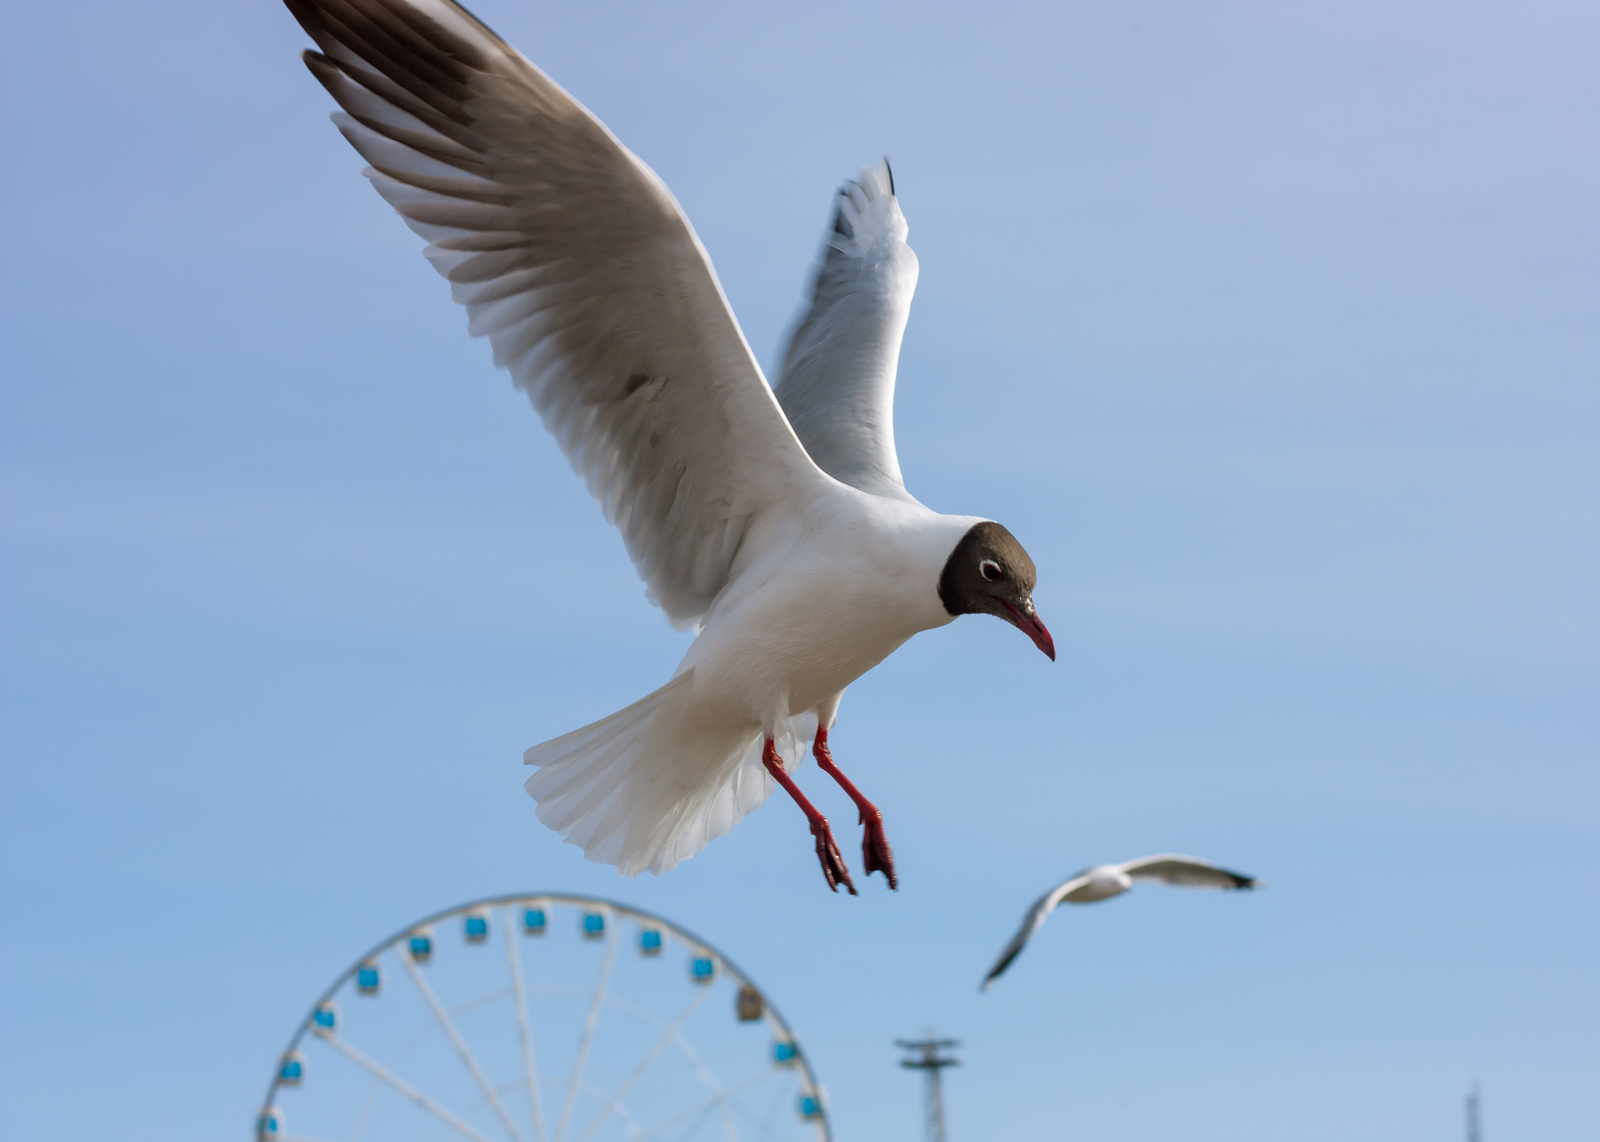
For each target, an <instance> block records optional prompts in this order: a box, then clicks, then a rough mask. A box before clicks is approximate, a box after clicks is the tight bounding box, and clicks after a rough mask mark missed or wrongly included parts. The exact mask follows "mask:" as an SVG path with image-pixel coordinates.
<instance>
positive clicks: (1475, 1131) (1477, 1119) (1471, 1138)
mask: <svg viewBox="0 0 1600 1142" xmlns="http://www.w3.org/2000/svg"><path fill="white" fill-rule="evenodd" d="M1467 1142H1483V1119H1482V1118H1481V1116H1480V1114H1479V1109H1478V1084H1477V1083H1473V1084H1472V1092H1471V1093H1470V1094H1468V1095H1467Z"/></svg>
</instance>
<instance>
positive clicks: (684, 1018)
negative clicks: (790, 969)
mask: <svg viewBox="0 0 1600 1142" xmlns="http://www.w3.org/2000/svg"><path fill="white" fill-rule="evenodd" d="M710 994H711V989H710V988H709V987H701V988H696V989H695V994H694V997H693V998H692V999H690V1000H689V1002H688V1003H686V1004H685V1005H684V1008H683V1010H682V1011H680V1012H678V1017H677V1018H676V1019H674V1020H673V1021H672V1023H671V1024H670V1025H669V1026H668V1027H667V1029H666V1030H665V1031H663V1032H661V1037H660V1038H659V1039H657V1040H656V1041H655V1043H654V1044H653V1045H652V1046H651V1047H650V1050H649V1051H647V1052H645V1056H644V1058H643V1059H641V1060H640V1062H639V1065H638V1066H637V1067H634V1068H633V1073H632V1074H631V1075H629V1076H628V1077H627V1078H626V1079H624V1080H622V1085H621V1086H619V1087H618V1088H617V1089H616V1093H614V1094H613V1095H612V1096H611V1097H610V1098H609V1099H607V1100H606V1104H605V1105H604V1106H603V1107H601V1108H600V1113H599V1114H596V1115H595V1116H594V1118H593V1119H592V1120H591V1121H590V1122H589V1125H588V1126H586V1127H584V1129H583V1133H582V1134H580V1135H578V1138H577V1142H589V1139H590V1138H592V1137H593V1136H594V1132H595V1131H596V1130H599V1129H600V1127H601V1125H602V1124H603V1123H604V1122H605V1120H606V1118H607V1117H608V1116H609V1115H610V1114H611V1112H612V1111H613V1110H615V1109H616V1108H617V1104H618V1103H620V1102H621V1101H622V1100H623V1098H624V1097H625V1096H626V1095H627V1093H628V1092H629V1091H630V1090H632V1089H633V1084H634V1083H636V1082H638V1081H639V1080H640V1079H641V1078H643V1077H644V1073H645V1072H646V1071H647V1070H649V1069H650V1065H651V1064H652V1063H654V1062H655V1061H656V1059H657V1058H659V1057H660V1055H661V1052H662V1051H664V1050H666V1049H667V1045H668V1044H669V1043H671V1042H672V1041H673V1040H674V1039H676V1038H677V1037H678V1032H679V1031H682V1030H683V1025H684V1024H685V1023H687V1022H689V1017H690V1016H691V1015H693V1014H694V1013H695V1011H696V1010H698V1009H699V1007H700V1004H701V1003H703V1002H705V998H706V996H708V995H710Z"/></svg>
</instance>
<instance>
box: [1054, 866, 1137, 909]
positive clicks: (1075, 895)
mask: <svg viewBox="0 0 1600 1142" xmlns="http://www.w3.org/2000/svg"><path fill="white" fill-rule="evenodd" d="M1088 876H1089V882H1088V883H1087V884H1085V885H1082V886H1081V887H1079V888H1075V889H1073V890H1072V891H1071V892H1069V893H1067V895H1066V900H1067V901H1068V902H1069V903H1072V904H1093V903H1094V902H1095V901H1097V900H1109V899H1110V898H1111V897H1113V896H1121V895H1122V894H1123V893H1124V892H1126V891H1128V889H1130V888H1132V887H1133V879H1132V878H1131V877H1130V876H1129V875H1128V874H1127V873H1125V872H1123V871H1122V870H1121V869H1120V868H1112V867H1110V866H1109V865H1107V866H1102V867H1100V868H1095V869H1091V870H1089V874H1088Z"/></svg>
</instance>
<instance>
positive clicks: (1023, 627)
mask: <svg viewBox="0 0 1600 1142" xmlns="http://www.w3.org/2000/svg"><path fill="white" fill-rule="evenodd" d="M1000 601H1001V603H1004V604H1005V608H1006V610H1008V611H1010V612H1011V625H1013V626H1014V627H1016V628H1017V629H1018V630H1020V631H1021V632H1022V633H1023V634H1025V635H1027V636H1028V637H1029V638H1031V639H1033V645H1034V646H1037V647H1038V648H1039V649H1040V650H1042V651H1044V653H1045V655H1046V656H1047V657H1048V658H1049V659H1050V661H1051V662H1054V661H1055V660H1056V640H1055V639H1053V638H1051V637H1050V632H1049V631H1048V630H1046V629H1045V626H1044V623H1042V622H1040V621H1039V616H1038V615H1037V614H1031V615H1025V614H1023V613H1022V612H1021V611H1019V610H1017V608H1016V607H1013V606H1012V605H1011V604H1010V603H1007V602H1006V601H1005V600H1004V599H1001V600H1000Z"/></svg>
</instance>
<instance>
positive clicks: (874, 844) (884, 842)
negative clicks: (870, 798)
mask: <svg viewBox="0 0 1600 1142" xmlns="http://www.w3.org/2000/svg"><path fill="white" fill-rule="evenodd" d="M861 825H862V832H861V867H862V868H864V869H866V875H867V876H871V875H872V874H873V873H875V872H881V873H883V876H884V879H885V880H887V881H888V882H889V888H890V889H891V890H898V889H899V887H900V878H899V877H898V876H896V875H895V874H894V850H893V849H891V848H890V847H889V838H888V836H887V835H885V833H884V831H883V814H882V813H880V812H878V810H877V809H873V810H872V811H871V812H870V813H869V812H867V811H866V810H865V809H863V810H862V811H861Z"/></svg>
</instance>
